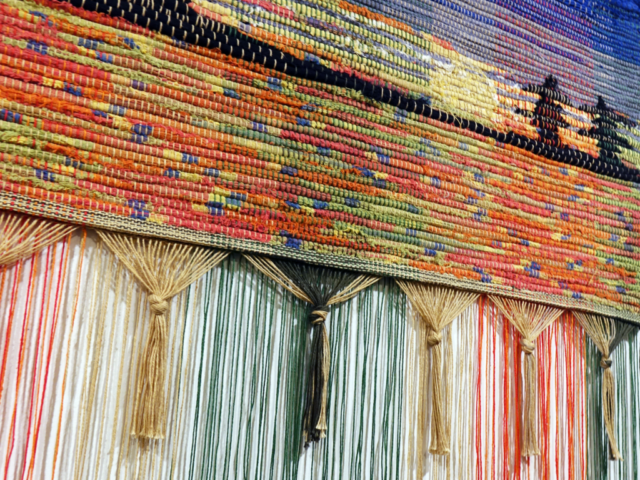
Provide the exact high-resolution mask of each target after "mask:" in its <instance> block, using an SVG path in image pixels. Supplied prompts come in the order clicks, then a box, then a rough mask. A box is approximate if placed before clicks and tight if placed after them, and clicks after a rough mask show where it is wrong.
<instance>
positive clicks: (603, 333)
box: [575, 312, 632, 460]
mask: <svg viewBox="0 0 640 480" xmlns="http://www.w3.org/2000/svg"><path fill="white" fill-rule="evenodd" d="M575 317H576V319H577V320H578V323H580V325H581V326H582V328H584V329H585V331H586V332H587V335H589V338H591V340H592V341H593V343H595V345H596V347H597V348H598V350H599V351H600V354H601V355H602V357H601V359H600V367H601V368H602V414H603V417H604V427H605V430H606V431H607V437H608V438H609V456H610V458H611V460H622V454H621V453H620V450H619V449H618V442H617V440H616V433H615V432H616V430H615V418H616V403H615V402H616V396H615V392H616V390H615V378H614V376H613V372H612V371H611V365H612V363H613V362H612V361H611V358H610V356H611V354H612V353H613V351H614V350H615V348H616V347H617V346H618V345H619V344H620V342H621V341H622V339H623V338H624V337H625V336H626V335H627V334H628V333H629V332H631V331H632V327H631V326H629V325H627V324H624V323H618V322H615V321H614V320H613V319H611V318H606V317H602V316H600V315H594V314H591V313H583V312H575Z"/></svg>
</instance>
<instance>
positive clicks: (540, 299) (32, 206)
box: [0, 191, 640, 325]
mask: <svg viewBox="0 0 640 480" xmlns="http://www.w3.org/2000/svg"><path fill="white" fill-rule="evenodd" d="M0 209H4V210H9V211H15V212H21V213H26V214H31V215H36V216H41V217H46V218H50V219H54V220H59V221H64V222H69V223H74V224H78V225H82V226H87V227H94V228H101V229H104V230H111V231H120V232H123V233H129V234H134V235H142V236H148V237H156V238H161V239H164V240H175V241H179V242H185V243H194V244H198V245H205V246H211V247H217V248H222V249H227V250H233V251H238V252H248V253H259V254H264V255H269V256H272V257H281V258H287V259H292V260H299V261H303V262H307V263H311V264H315V265H326V266H330V267H334V268H340V269H343V270H353V271H357V272H362V273H369V274H372V275H379V276H383V277H394V278H403V279H405V280H415V281H420V282H425V283H432V284H437V285H445V286H450V287H455V288H460V289H463V290H469V291H472V292H477V293H485V294H496V295H502V296H504V297H511V298H518V299H522V300H529V301H532V302H536V303H543V304H546V305H552V306H555V307H560V308H564V309H572V310H581V311H586V312H592V313H599V314H602V315H606V316H609V317H614V318H617V319H620V320H624V321H627V322H630V323H633V324H636V325H640V313H635V312H632V311H629V310H625V309H623V308H622V307H621V308H620V309H617V308H614V307H610V306H607V305H599V304H597V303H593V302H589V301H585V300H576V299H573V298H566V297H562V296H559V295H550V294H545V293H538V292H533V291H530V290H515V289H513V288H512V287H505V286H501V285H493V284H483V283H481V282H477V281H475V280H464V279H459V278H456V277H454V276H449V275H443V274H440V273H433V272H425V271H423V270H419V269H417V268H414V267H408V266H405V265H392V264H385V263H382V262H375V261H372V260H362V259H359V258H355V257H349V258H346V259H345V257H341V256H337V255H331V254H324V253H317V252H309V251H304V252H300V251H298V250H293V249H291V248H287V247H283V246H278V245H268V244H264V243H260V242H257V241H255V240H236V239H234V238H231V237H227V236H224V235H217V234H210V233H204V232H198V231H195V230H188V229H186V228H178V227H172V226H169V225H161V224H158V223H152V222H142V221H140V220H136V219H133V218H128V217H123V216H120V215H115V214H111V213H105V212H98V211H92V210H82V209H77V208H75V207H71V206H68V205H61V204H56V203H53V202H50V201H48V200H38V199H33V198H30V197H26V196H24V195H18V194H13V193H8V192H5V191H0ZM345 260H346V261H345ZM347 263H348V265H347Z"/></svg>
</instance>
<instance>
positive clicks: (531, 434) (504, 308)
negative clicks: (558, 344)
mask: <svg viewBox="0 0 640 480" xmlns="http://www.w3.org/2000/svg"><path fill="white" fill-rule="evenodd" d="M490 299H491V301H492V302H493V303H494V304H495V305H496V306H497V307H498V309H499V310H500V311H501V312H502V314H503V315H504V316H505V317H506V318H507V319H508V320H509V322H511V324H512V325H513V326H514V327H515V328H516V330H518V332H519V333H520V335H522V339H521V340H520V345H521V347H522V351H523V352H524V354H525V358H524V388H525V391H524V394H523V398H524V409H523V421H524V424H523V426H522V456H523V457H530V456H535V455H540V446H539V444H538V431H537V423H538V422H537V419H538V373H537V360H536V358H535V356H534V355H535V349H536V343H535V342H536V340H537V339H538V336H539V335H540V334H541V333H542V332H543V331H544V330H545V329H546V328H547V327H548V326H549V325H551V324H552V323H553V322H554V321H555V320H556V319H557V318H558V317H559V316H560V315H562V310H560V309H557V308H553V307H549V306H546V305H541V304H538V303H530V302H525V301H522V300H515V299H511V298H502V297H496V296H493V295H491V296H490Z"/></svg>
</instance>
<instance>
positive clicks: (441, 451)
mask: <svg viewBox="0 0 640 480" xmlns="http://www.w3.org/2000/svg"><path fill="white" fill-rule="evenodd" d="M441 342H442V335H441V334H440V333H439V332H436V331H434V330H429V333H428V334H427V346H428V347H429V350H430V351H431V360H432V362H433V366H434V367H433V368H432V369H431V394H432V395H433V403H432V413H431V445H430V446H429V452H430V453H432V454H435V455H449V453H450V451H451V450H450V443H451V431H450V422H449V419H448V418H446V417H445V414H446V402H447V401H448V399H447V398H445V392H446V389H445V386H444V385H443V380H442V369H441V368H440V365H442V345H441Z"/></svg>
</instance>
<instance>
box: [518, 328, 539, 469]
mask: <svg viewBox="0 0 640 480" xmlns="http://www.w3.org/2000/svg"><path fill="white" fill-rule="evenodd" d="M520 346H521V348H522V352H523V353H524V388H525V391H526V392H527V394H526V395H524V406H523V420H524V421H523V426H522V440H523V441H522V455H523V456H525V457H529V456H535V455H540V449H539V447H538V431H537V418H538V415H537V412H538V362H537V361H536V357H535V352H536V344H535V343H534V342H533V341H531V340H530V339H528V338H522V339H520Z"/></svg>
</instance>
